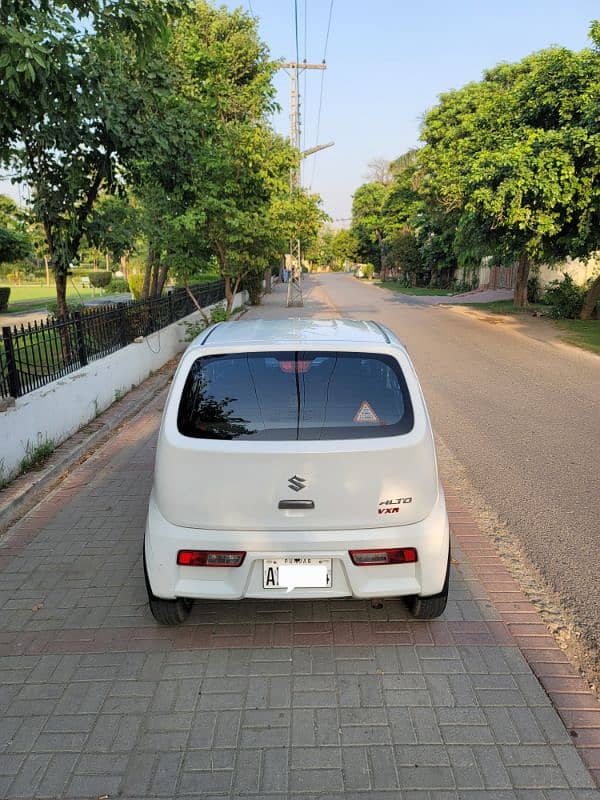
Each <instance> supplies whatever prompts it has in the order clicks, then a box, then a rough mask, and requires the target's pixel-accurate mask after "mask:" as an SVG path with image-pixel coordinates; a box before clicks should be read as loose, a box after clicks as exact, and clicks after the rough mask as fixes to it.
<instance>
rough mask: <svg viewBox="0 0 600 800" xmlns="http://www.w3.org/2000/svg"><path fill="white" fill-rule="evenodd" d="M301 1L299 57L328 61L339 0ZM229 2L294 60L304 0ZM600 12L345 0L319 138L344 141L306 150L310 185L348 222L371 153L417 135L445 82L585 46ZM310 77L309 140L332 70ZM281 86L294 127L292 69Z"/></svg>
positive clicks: (587, 0) (305, 110)
mask: <svg viewBox="0 0 600 800" xmlns="http://www.w3.org/2000/svg"><path fill="white" fill-rule="evenodd" d="M297 4H298V16H299V31H298V33H299V54H300V61H303V60H304V58H306V59H307V61H308V62H309V63H320V62H322V60H323V56H324V46H325V36H326V30H327V19H328V14H329V6H330V0H297ZM226 5H227V6H229V7H230V8H234V7H237V6H242V7H243V8H244V9H245V10H247V11H250V10H251V11H252V13H253V14H254V15H256V16H257V17H258V18H259V31H260V35H261V37H262V39H263V40H264V41H265V42H266V43H267V44H268V46H269V48H270V50H271V54H272V56H273V57H274V58H280V57H281V58H285V59H288V60H294V59H295V56H296V43H295V27H294V1H293V0H238V1H237V2H231V0H227V3H226ZM305 9H306V14H305ZM599 17H600V6H599V5H598V2H597V0H593V1H592V0H503V1H502V2H498V0H495V2H490V0H454V2H452V0H416V2H415V0H413V2H408V3H407V2H400V0H334V4H333V13H332V20H331V29H330V35H329V43H328V48H327V59H326V60H327V70H326V72H325V73H324V91H323V103H322V112H321V120H320V130H319V143H325V142H328V141H331V140H334V141H335V146H334V147H332V148H329V149H327V150H324V151H322V152H321V153H318V154H317V155H313V156H309V157H308V158H307V159H306V160H305V162H304V165H303V185H304V186H306V187H311V188H312V190H313V191H315V192H318V193H319V194H320V195H321V196H322V198H323V205H324V208H325V210H326V211H327V213H328V214H329V215H330V216H331V217H332V218H333V219H334V220H337V222H335V224H336V225H337V226H340V227H342V226H344V225H346V224H347V223H346V222H344V221H343V220H346V219H347V218H348V217H349V216H350V212H351V207H352V194H353V192H354V191H355V190H356V189H357V188H358V186H360V184H361V183H363V182H364V180H365V176H366V173H367V170H368V166H367V165H368V162H369V161H370V160H371V159H372V158H376V157H384V158H387V159H393V158H396V157H397V156H399V155H400V154H401V153H403V152H405V151H406V150H408V149H409V148H411V147H415V146H416V145H418V141H419V124H420V120H421V118H422V115H423V113H424V112H425V111H427V109H429V108H431V107H432V106H433V105H434V104H435V102H436V98H437V96H438V95H439V94H440V93H441V92H444V91H447V90H448V89H454V88H459V87H460V86H463V85H464V84H465V83H468V82H469V81H472V80H478V79H479V78H480V77H481V75H482V72H483V70H485V69H487V68H489V67H492V66H494V65H495V64H497V63H498V62H500V61H518V60H520V59H521V58H523V57H524V56H526V55H527V54H528V53H531V52H532V51H534V50H540V49H542V48H544V47H549V46H551V45H561V46H565V47H569V48H571V49H574V50H579V49H581V48H582V47H586V46H588V44H589V40H588V38H587V32H588V29H589V25H590V22H591V21H592V20H593V19H594V18H596V19H597V18H599ZM305 23H306V24H305ZM305 31H306V36H305ZM304 76H305V77H306V91H304V89H305V81H304ZM304 76H301V78H300V90H301V104H302V106H301V115H302V118H303V119H302V125H303V138H302V140H301V143H302V145H303V149H304V148H305V147H312V146H313V145H314V144H316V143H317V142H316V133H317V131H316V128H317V116H318V106H319V97H320V82H321V72H319V71H317V70H313V71H306V73H305V74H304ZM276 85H277V89H278V102H279V104H280V105H281V107H282V111H281V113H280V114H278V115H277V116H276V118H275V119H274V125H275V128H276V129H277V130H278V131H279V132H281V133H283V134H285V135H287V134H288V132H289V78H288V76H287V75H286V74H285V73H284V72H281V73H280V74H279V75H278V76H277V77H276ZM313 170H314V175H313Z"/></svg>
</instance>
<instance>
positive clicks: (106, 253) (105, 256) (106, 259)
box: [104, 250, 110, 272]
mask: <svg viewBox="0 0 600 800" xmlns="http://www.w3.org/2000/svg"><path fill="white" fill-rule="evenodd" d="M104 263H105V264H106V271H107V272H110V257H109V255H108V250H107V251H106V252H105V253H104Z"/></svg>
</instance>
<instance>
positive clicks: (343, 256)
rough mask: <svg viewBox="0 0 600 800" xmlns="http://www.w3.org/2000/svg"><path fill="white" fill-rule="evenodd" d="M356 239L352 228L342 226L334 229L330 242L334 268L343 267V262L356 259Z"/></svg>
mask: <svg viewBox="0 0 600 800" xmlns="http://www.w3.org/2000/svg"><path fill="white" fill-rule="evenodd" d="M357 255H358V239H357V237H356V234H355V233H354V231H352V230H348V229H346V228H342V230H339V231H336V233H335V235H334V237H333V240H332V242H331V256H332V259H333V268H334V269H343V267H344V264H346V263H348V262H350V263H351V262H354V261H356V258H357Z"/></svg>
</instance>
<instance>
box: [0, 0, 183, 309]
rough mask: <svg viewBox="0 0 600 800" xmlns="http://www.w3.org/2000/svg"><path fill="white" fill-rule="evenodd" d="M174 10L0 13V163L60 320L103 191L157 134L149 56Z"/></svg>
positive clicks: (42, 8) (63, 6) (12, 7)
mask: <svg viewBox="0 0 600 800" xmlns="http://www.w3.org/2000/svg"><path fill="white" fill-rule="evenodd" d="M171 7H172V4H170V3H167V2H166V1H165V2H163V0H149V2H145V3H142V2H139V0H81V1H80V2H75V1H74V0H71V2H66V3H64V2H62V0H60V2H59V0H44V2H40V3H31V2H24V1H23V0H6V2H3V3H2V5H1V7H0V69H2V75H3V83H2V93H0V163H2V164H3V165H4V166H6V165H8V164H10V166H11V171H12V172H13V174H14V175H15V179H16V180H18V181H20V182H24V183H27V184H28V185H29V186H30V187H31V189H32V196H33V200H32V212H33V214H34V216H35V218H36V219H37V221H38V222H40V223H41V225H42V226H43V229H44V234H45V238H46V245H47V249H48V253H49V256H50V261H51V266H52V268H53V270H54V275H55V281H56V291H57V306H58V314H59V315H64V314H65V313H66V310H67V306H66V285H67V276H68V272H69V266H70V264H71V262H72V261H73V260H74V259H75V258H76V257H77V253H78V251H79V247H80V244H81V241H82V238H83V236H84V234H85V232H86V230H87V226H88V223H89V219H90V215H91V213H92V211H93V209H94V206H95V204H96V201H97V199H98V197H99V195H100V193H101V191H103V190H106V191H111V190H112V189H113V188H114V187H115V185H116V184H117V183H119V181H122V179H123V175H124V172H125V171H126V167H127V162H128V161H129V160H130V159H131V158H132V156H134V155H135V154H137V153H139V152H140V151H143V150H144V148H147V147H148V146H149V144H151V143H152V142H154V141H156V140H160V139H161V137H162V134H163V132H162V130H161V125H160V119H161V116H160V98H161V93H162V90H163V84H164V81H163V75H162V73H161V71H160V70H157V64H156V63H155V62H154V61H153V59H152V58H151V57H149V55H151V54H152V53H153V52H154V50H155V48H156V45H157V42H162V40H160V39H159V34H160V33H162V31H164V25H165V19H166V13H167V11H168V10H169V9H170V8H171ZM160 46H162V44H161V45H160ZM164 146H165V147H168V143H167V142H166V141H165V142H164Z"/></svg>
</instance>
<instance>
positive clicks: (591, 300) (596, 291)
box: [579, 275, 600, 319]
mask: <svg viewBox="0 0 600 800" xmlns="http://www.w3.org/2000/svg"><path fill="white" fill-rule="evenodd" d="M599 300H600V275H598V276H597V277H596V279H595V280H594V281H593V283H592V285H591V286H590V288H589V289H588V293H587V294H586V296H585V300H584V303H583V308H582V309H581V314H580V316H579V319H591V318H592V314H593V313H594V309H595V308H596V303H597V302H598V301H599Z"/></svg>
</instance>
